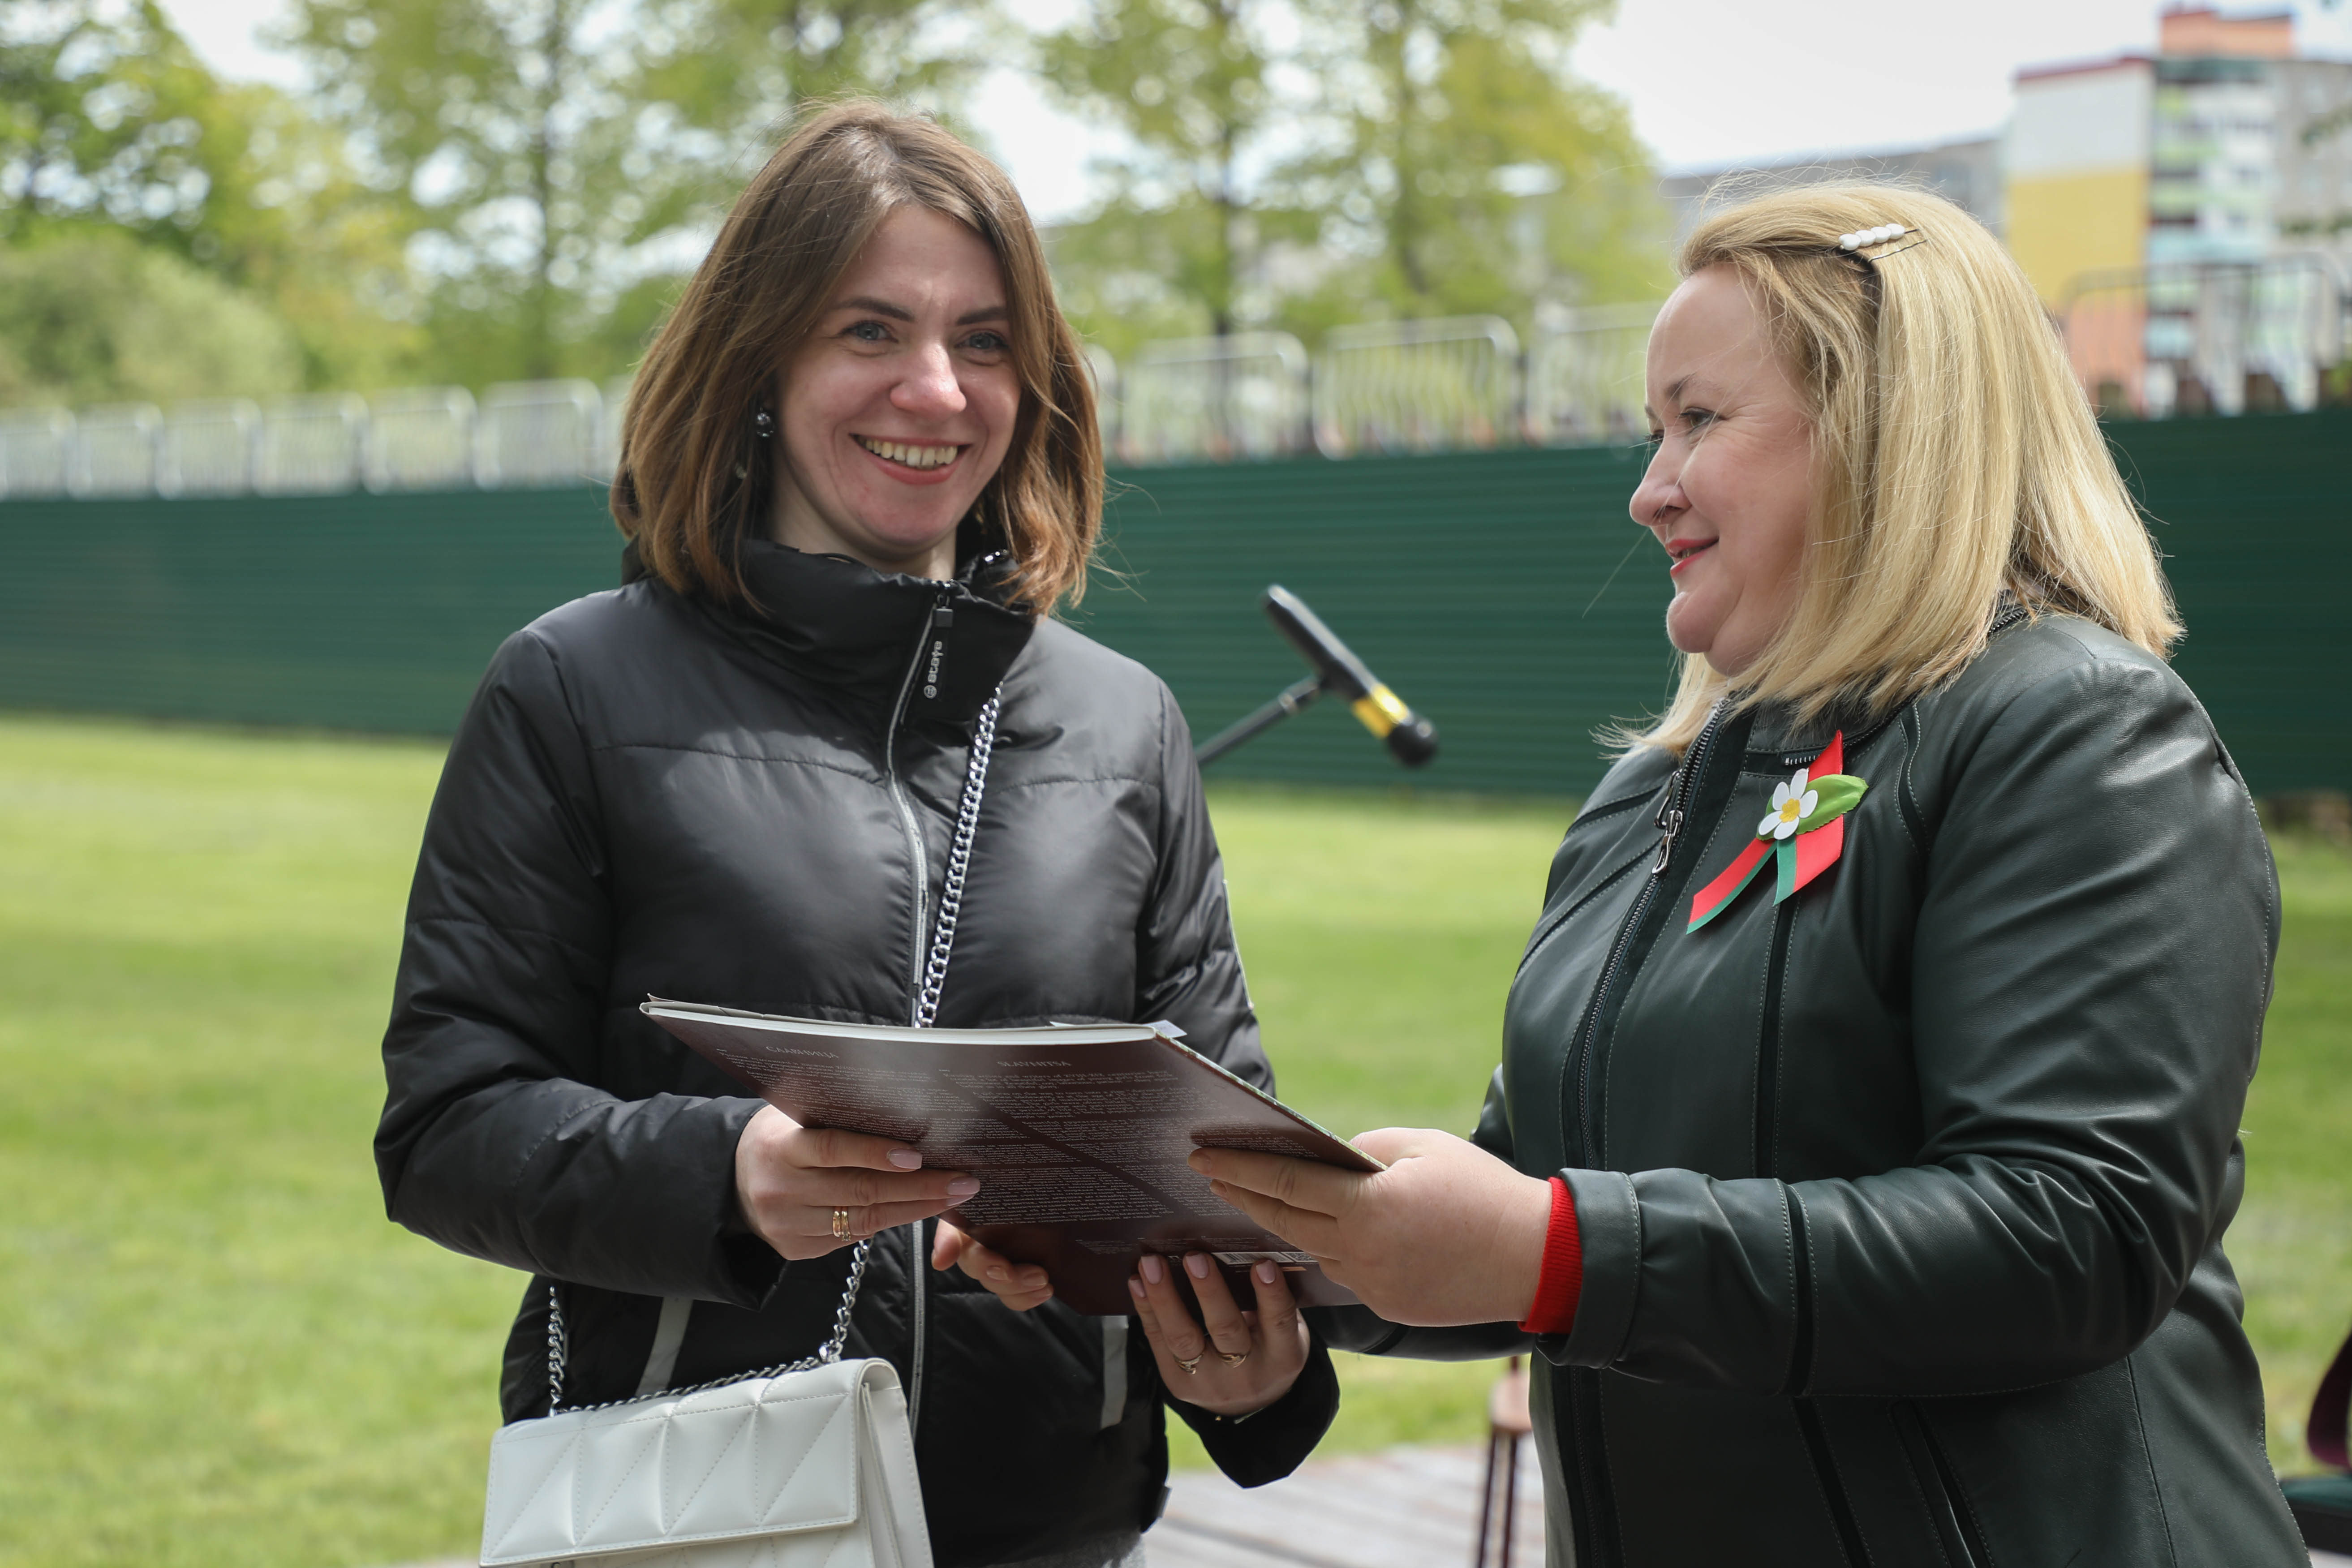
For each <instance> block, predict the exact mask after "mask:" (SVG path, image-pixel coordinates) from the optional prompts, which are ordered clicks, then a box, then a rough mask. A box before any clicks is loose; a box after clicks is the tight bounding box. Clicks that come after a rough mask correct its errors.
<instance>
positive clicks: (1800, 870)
mask: <svg viewBox="0 0 2352 1568" xmlns="http://www.w3.org/2000/svg"><path fill="white" fill-rule="evenodd" d="M1869 788H1870V785H1869V784H1866V783H1864V781H1863V780H1861V779H1858V778H1856V777H1854V776H1853V774H1851V773H1847V772H1846V771H1845V731H1843V730H1841V731H1838V732H1837V733H1836V734H1834V735H1832V736H1831V737H1830V743H1829V744H1828V745H1826V746H1824V747H1822V754H1821V755H1820V756H1818V757H1816V758H1814V759H1813V761H1812V763H1811V764H1810V765H1808V766H1806V767H1804V768H1801V769H1800V770H1799V771H1798V772H1797V773H1796V775H1795V776H1794V777H1793V778H1792V779H1790V782H1789V783H1787V784H1780V785H1779V786H1777V787H1776V788H1775V789H1774V790H1773V792H1772V807H1773V809H1772V811H1771V813H1770V814H1769V815H1768V816H1766V817H1765V819H1764V822H1763V825H1762V826H1760V827H1759V828H1758V830H1757V834H1756V837H1754V838H1753V839H1751V840H1750V841H1749V842H1748V847H1746V848H1744V849H1742V850H1741V851H1740V852H1739V857H1738V859H1736V860H1734V861H1732V863H1731V864H1730V865H1729V866H1727V867H1726V868H1724V870H1723V874H1722V875H1721V876H1718V877H1717V878H1716V879H1715V880H1714V881H1712V882H1709V883H1708V884H1707V885H1706V887H1704V888H1701V889H1699V890H1698V892H1697V893H1696V895H1695V896H1694V897H1693V898H1692V899H1691V912H1690V924H1689V925H1687V926H1685V928H1684V929H1685V931H1696V930H1698V928H1699V927H1701V926H1703V925H1705V924H1706V922H1707V921H1711V920H1713V919H1714V918H1715V917H1716V916H1717V915H1719V914H1721V913H1722V912H1723V911H1724V910H1726V909H1727V908H1729V907H1730V904H1731V900H1734V899H1736V898H1738V896H1739V894H1740V891H1741V889H1745V888H1746V887H1747V886H1748V883H1750V882H1752V881H1754V880H1755V879H1756V874H1757V873H1758V872H1759V871H1761V870H1762V869H1763V868H1764V862H1765V861H1767V860H1770V861H1772V862H1773V863H1774V866H1775V868H1776V869H1777V870H1778V872H1779V877H1778V882H1779V886H1778V887H1777V888H1776V889H1774V890H1773V894H1772V901H1773V902H1774V903H1776V904H1777V903H1780V901H1782V900H1785V899H1788V898H1790V897H1792V896H1794V895H1795V894H1796V893H1797V892H1798V891H1799V890H1800V889H1802V888H1804V887H1805V885H1806V884H1807V883H1809V882H1811V880H1812V879H1814V878H1816V877H1818V876H1820V875H1821V874H1822V872H1824V871H1826V870H1828V869H1829V868H1831V867H1832V866H1833V865H1835V864H1837V858H1838V857H1839V856H1840V855H1842V854H1843V853H1844V852H1845V814H1846V813H1847V812H1849V811H1852V810H1853V808H1854V806H1855V805H1858V804H1859V803H1860V802H1861V800H1862V797H1863V795H1864V792H1865V791H1867V790H1868V789H1869Z"/></svg>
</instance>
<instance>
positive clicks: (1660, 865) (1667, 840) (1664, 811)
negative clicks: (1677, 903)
mask: <svg viewBox="0 0 2352 1568" xmlns="http://www.w3.org/2000/svg"><path fill="white" fill-rule="evenodd" d="M1681 782H1682V773H1681V772H1680V770H1676V772H1675V784H1681ZM1674 798H1675V791H1674V790H1673V789H1671V788H1670V789H1669V790H1668V791H1667V793H1666V799H1667V800H1668V801H1669V802H1672V801H1673V799H1674ZM1658 829H1659V832H1660V834H1661V835H1662V837H1660V838H1659V839H1658V858H1657V859H1656V861H1655V862H1654V863H1653V864H1652V865H1651V867H1650V875H1651V876H1653V877H1663V876H1664V875H1665V874H1666V862H1667V861H1668V860H1670V859H1672V858H1674V853H1675V836H1676V835H1677V834H1679V833H1681V832H1682V830H1683V814H1682V811H1681V809H1680V808H1679V807H1677V806H1675V805H1671V804H1669V805H1662V806H1660V807H1658Z"/></svg>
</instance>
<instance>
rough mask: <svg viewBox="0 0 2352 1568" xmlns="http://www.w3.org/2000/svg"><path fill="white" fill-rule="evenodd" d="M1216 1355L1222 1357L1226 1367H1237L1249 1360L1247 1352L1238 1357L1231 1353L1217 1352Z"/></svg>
mask: <svg viewBox="0 0 2352 1568" xmlns="http://www.w3.org/2000/svg"><path fill="white" fill-rule="evenodd" d="M1217 1353H1218V1354H1219V1355H1221V1356H1223V1357H1224V1359H1225V1364H1226V1365H1227V1366H1239V1365H1241V1364H1242V1363H1244V1362H1245V1361H1247V1360H1249V1352H1247V1351H1244V1352H1241V1354H1239V1355H1235V1354H1234V1352H1231V1351H1219V1352H1217Z"/></svg>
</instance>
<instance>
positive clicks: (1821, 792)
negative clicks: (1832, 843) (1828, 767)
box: [1797, 773, 1870, 833]
mask: <svg viewBox="0 0 2352 1568" xmlns="http://www.w3.org/2000/svg"><path fill="white" fill-rule="evenodd" d="M1806 787H1807V788H1809V789H1811V791H1812V792H1813V793H1814V795H1815V797H1816V798H1815V799H1814V801H1813V809H1812V810H1811V811H1809V812H1807V813H1805V815H1804V816H1803V817H1802V819H1801V820H1800V821H1799V822H1798V824H1797V831H1798V832H1800V833H1811V831H1812V830H1813V829H1814V828H1816V827H1822V826H1827V825H1829V824H1830V823H1832V822H1835V821H1836V820H1837V819H1838V818H1839V817H1841V816H1844V815H1845V814H1846V813H1847V812H1849V811H1852V810H1853V808H1854V807H1855V806H1856V805H1860V804H1861V802H1862V797H1863V795H1864V792H1865V791H1867V790H1868V789H1869V788H1870V785H1869V784H1865V783H1864V782H1863V781H1862V780H1861V779H1858V778H1856V777H1854V776H1853V774H1852V773H1825V774H1823V775H1822V777H1820V778H1817V779H1809V780H1807V781H1806Z"/></svg>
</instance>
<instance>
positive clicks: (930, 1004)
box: [914, 695, 1003, 1029]
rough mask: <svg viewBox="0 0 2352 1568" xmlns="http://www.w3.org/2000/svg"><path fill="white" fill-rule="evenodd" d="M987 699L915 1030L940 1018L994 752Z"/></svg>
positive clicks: (992, 710) (976, 727)
mask: <svg viewBox="0 0 2352 1568" xmlns="http://www.w3.org/2000/svg"><path fill="white" fill-rule="evenodd" d="M1002 702H1003V696H1002V695H998V696H994V697H991V698H990V699H989V700H988V703H987V706H985V707H983V708H982V709H981V710H980V719H979V721H977V722H976V723H974V724H973V725H972V727H971V761H970V763H968V764H967V765H966V766H965V768H964V774H963V796H962V798H961V799H960V800H959V801H957V803H956V825H955V841H954V843H952V844H950V846H949V847H948V873H947V876H946V877H945V878H943V879H941V880H940V916H939V919H938V920H936V921H933V922H932V923H931V955H930V957H929V958H928V959H926V960H925V961H924V963H923V989H922V991H921V993H920V994H919V995H918V996H916V998H915V1016H914V1023H915V1027H917V1028H918V1029H928V1028H929V1027H930V1026H931V1020H932V1019H934V1018H936V1017H938V1016H940V987H941V986H943V985H945V984H947V983H948V954H949V953H950V952H954V951H955V933H956V921H957V919H958V918H959V917H961V915H962V913H963V878H964V873H965V872H966V871H968V870H970V869H971V840H972V835H973V834H975V833H976V832H978V831H979V828H980V797H981V795H982V792H983V791H985V790H986V789H987V787H988V759H989V755H990V753H992V752H994V751H995V750H996V710H997V707H998V705H999V704H1000V703H1002Z"/></svg>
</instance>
